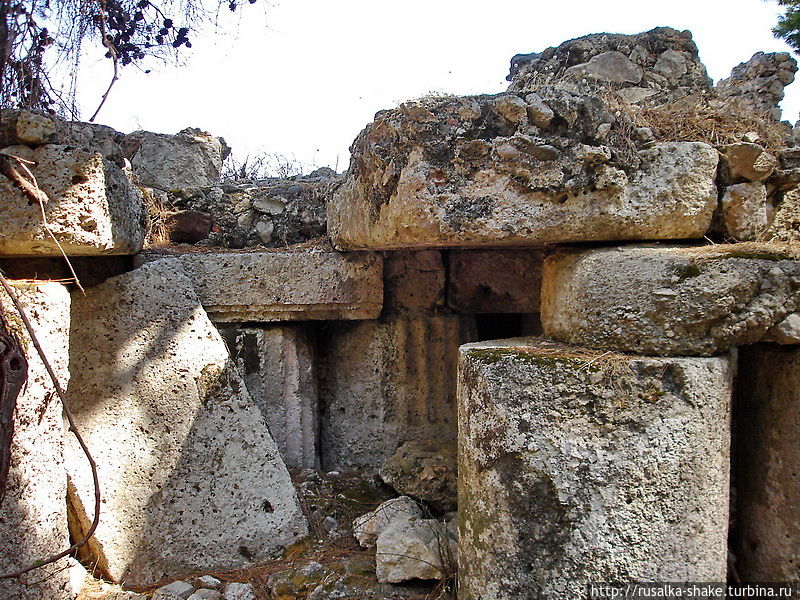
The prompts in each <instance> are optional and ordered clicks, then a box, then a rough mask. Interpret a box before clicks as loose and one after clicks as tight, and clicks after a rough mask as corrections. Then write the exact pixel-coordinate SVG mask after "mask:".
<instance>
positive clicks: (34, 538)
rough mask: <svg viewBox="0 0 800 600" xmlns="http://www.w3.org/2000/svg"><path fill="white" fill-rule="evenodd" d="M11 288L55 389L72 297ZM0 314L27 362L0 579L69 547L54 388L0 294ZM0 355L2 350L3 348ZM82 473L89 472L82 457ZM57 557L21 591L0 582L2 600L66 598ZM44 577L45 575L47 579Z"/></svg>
mask: <svg viewBox="0 0 800 600" xmlns="http://www.w3.org/2000/svg"><path fill="white" fill-rule="evenodd" d="M13 287H14V289H15V291H16V293H17V296H19V298H20V300H21V302H22V305H23V307H24V308H25V310H26V312H27V314H28V316H29V317H30V319H31V322H32V323H33V326H34V328H35V331H36V337H37V338H38V339H39V341H40V343H41V344H42V348H43V349H44V351H45V353H46V356H47V359H48V361H49V362H50V365H51V366H52V367H53V369H54V370H55V373H56V376H57V377H58V380H59V383H60V384H61V385H62V386H64V387H66V385H67V381H68V379H69V371H68V369H67V363H68V359H69V322H70V315H69V311H70V298H69V292H67V290H66V288H65V287H64V286H62V285H60V284H57V283H42V284H38V285H31V284H23V283H14V284H13ZM0 310H1V311H2V313H3V317H4V319H5V321H6V323H7V325H8V326H9V328H10V330H11V331H12V332H13V333H14V334H16V335H17V336H18V339H20V341H21V343H22V348H23V351H24V352H25V355H26V357H27V360H28V383H27V386H26V387H25V388H24V390H23V392H22V393H21V394H20V395H19V398H17V408H16V412H15V414H14V440H13V443H12V444H11V466H10V469H9V474H8V482H7V484H6V493H5V497H4V499H3V502H2V505H0V524H2V532H3V534H2V538H0V565H2V567H0V569H2V572H3V573H7V572H10V571H14V570H16V569H20V568H23V567H27V566H29V565H32V564H34V563H35V562H36V561H37V560H40V559H42V558H45V557H47V556H50V555H52V554H55V553H56V552H57V551H59V550H65V549H67V548H69V546H70V541H69V534H68V532H67V510H66V505H65V503H64V497H65V496H66V493H67V473H66V471H65V470H64V459H63V451H62V440H63V436H64V427H63V424H62V414H61V404H60V402H59V401H58V399H57V398H53V397H52V394H53V392H54V387H53V383H52V381H51V380H50V377H49V376H48V375H47V372H46V371H45V368H44V365H43V364H42V362H41V359H40V358H39V355H38V354H37V352H36V350H35V349H34V347H33V344H32V343H31V341H30V337H29V336H28V334H27V332H26V331H25V328H24V326H23V324H22V321H21V319H20V318H19V316H18V314H17V312H16V310H15V309H14V308H13V305H12V304H11V300H10V299H9V298H8V296H6V293H5V292H4V291H2V290H0ZM4 350H5V349H4ZM80 468H82V469H86V470H88V469H89V465H88V463H87V462H86V459H85V458H84V459H83V461H82V462H81V463H80ZM66 564H67V559H62V560H61V561H59V562H58V563H56V565H55V567H53V566H51V567H48V568H46V569H45V570H43V571H34V572H33V573H32V574H31V575H32V576H31V577H30V578H26V581H30V582H35V583H32V584H31V585H26V584H24V583H22V582H21V581H18V580H14V579H5V580H3V581H2V582H0V599H2V600H41V599H42V598H47V600H72V598H73V594H72V589H71V586H70V581H69V574H68V572H67V571H66V570H63V569H61V568H60V567H65V566H66ZM46 575H49V576H46Z"/></svg>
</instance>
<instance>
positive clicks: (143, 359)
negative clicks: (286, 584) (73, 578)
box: [65, 259, 307, 585]
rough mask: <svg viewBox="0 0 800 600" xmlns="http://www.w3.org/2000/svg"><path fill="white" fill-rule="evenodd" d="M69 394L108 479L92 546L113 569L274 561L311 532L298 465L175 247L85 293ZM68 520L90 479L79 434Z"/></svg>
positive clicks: (152, 576) (87, 502) (81, 511)
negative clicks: (282, 448) (294, 469)
mask: <svg viewBox="0 0 800 600" xmlns="http://www.w3.org/2000/svg"><path fill="white" fill-rule="evenodd" d="M71 335H72V338H73V339H74V340H80V341H81V343H80V344H78V345H76V344H73V346H72V352H71V356H70V371H71V375H72V378H71V381H70V386H69V390H68V395H69V400H70V405H71V407H72V409H73V411H74V413H75V417H76V420H77V423H78V425H79V426H80V427H81V431H82V433H83V435H84V438H85V439H86V442H87V444H88V445H89V447H90V448H92V452H93V454H94V457H95V459H96V460H97V464H98V468H99V476H100V481H101V482H102V485H103V488H102V494H103V498H104V503H103V519H102V521H101V523H100V526H99V527H98V529H97V532H96V534H95V537H94V538H93V542H92V543H91V544H90V546H89V548H88V552H89V553H90V555H91V556H90V558H91V560H92V562H93V563H94V562H96V563H97V568H98V571H99V572H100V573H102V574H103V575H104V576H105V577H108V578H109V579H112V580H114V581H120V582H124V583H126V584H129V585H148V584H150V583H152V582H154V581H156V580H158V579H160V578H161V577H163V576H165V575H176V574H180V573H185V572H187V571H197V570H201V569H202V570H207V569H233V568H241V567H244V566H247V565H248V564H251V563H252V562H253V561H260V560H264V559H266V558H267V557H270V556H272V554H273V553H275V552H277V551H279V550H281V549H283V548H285V547H286V546H288V545H290V544H292V543H294V542H296V541H297V540H298V539H300V538H301V537H303V536H304V535H305V534H306V533H307V523H306V520H305V517H304V516H303V514H302V512H301V510H300V506H299V502H298V499H297V496H296V494H295V491H294V488H293V487H292V483H291V480H290V478H289V473H288V472H287V470H286V467H285V465H284V463H283V461H282V460H281V458H280V455H279V452H278V448H277V447H276V445H275V442H274V441H273V439H272V437H271V436H270V433H269V429H268V427H267V423H266V421H265V419H264V418H263V415H262V413H261V411H260V410H259V408H258V406H257V405H256V403H255V402H254V401H253V400H252V398H251V397H250V395H249V394H248V392H247V388H246V387H245V385H244V382H243V381H242V379H241V377H240V376H239V374H238V371H237V370H236V368H235V366H234V365H233V363H232V361H231V360H230V356H229V354H228V350H227V348H226V347H225V343H224V342H223V340H222V338H221V337H220V335H219V333H218V332H217V330H216V329H215V327H214V326H213V325H212V323H211V321H210V320H209V319H208V316H207V315H206V313H205V312H204V311H203V309H202V307H201V305H200V301H199V299H198V297H197V295H196V294H195V293H194V291H193V288H192V282H191V281H190V279H189V278H188V277H187V276H186V274H185V272H184V271H183V269H182V267H181V263H180V262H179V261H177V260H174V259H165V260H160V261H156V262H153V263H149V264H147V265H144V266H142V267H140V268H139V269H136V270H135V271H132V272H130V273H127V274H125V275H120V276H118V277H114V278H112V279H109V280H108V281H106V282H105V283H104V284H101V285H99V286H97V287H95V288H92V289H91V290H87V292H86V295H85V296H83V295H82V294H79V293H76V294H75V295H74V297H73V311H72V331H71ZM65 459H66V465H67V469H68V471H69V475H70V481H71V484H72V485H71V486H70V487H71V490H70V495H69V504H70V526H71V528H72V531H73V533H74V535H80V534H81V532H83V531H85V530H86V527H87V523H88V520H89V516H88V515H89V514H90V510H91V498H92V496H91V494H92V486H91V481H90V479H89V476H88V474H87V473H86V471H85V469H84V467H83V463H82V462H81V461H82V458H81V455H80V452H79V450H78V449H77V448H76V446H75V444H74V443H73V442H72V441H71V440H69V439H68V442H67V446H66V453H65Z"/></svg>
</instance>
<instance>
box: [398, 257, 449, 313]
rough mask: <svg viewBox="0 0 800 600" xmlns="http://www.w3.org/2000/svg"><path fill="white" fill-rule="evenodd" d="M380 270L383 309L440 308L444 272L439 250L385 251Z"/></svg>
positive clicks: (414, 311)
mask: <svg viewBox="0 0 800 600" xmlns="http://www.w3.org/2000/svg"><path fill="white" fill-rule="evenodd" d="M383 271H384V283H383V285H384V307H385V309H386V310H387V311H389V312H393V313H402V314H409V313H426V312H427V313H432V312H436V311H441V310H442V309H443V308H444V304H445V280H446V274H445V268H444V261H443V260H442V254H441V252H438V251H436V250H420V251H416V252H414V251H411V252H408V251H399V252H388V253H387V254H386V257H385V258H384V263H383Z"/></svg>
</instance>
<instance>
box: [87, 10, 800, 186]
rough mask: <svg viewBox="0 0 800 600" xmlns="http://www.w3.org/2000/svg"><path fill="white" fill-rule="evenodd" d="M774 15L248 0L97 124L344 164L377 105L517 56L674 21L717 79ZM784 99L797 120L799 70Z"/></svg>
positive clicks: (139, 82) (132, 78)
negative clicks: (207, 135)
mask: <svg viewBox="0 0 800 600" xmlns="http://www.w3.org/2000/svg"><path fill="white" fill-rule="evenodd" d="M779 12H780V11H779V7H778V6H777V2H774V1H769V0H766V1H765V0H667V1H664V0H658V1H651V0H606V1H600V0H547V1H546V2H545V1H539V0H489V1H474V0H402V1H400V2H387V1H385V0H272V2H270V3H269V4H267V3H266V2H265V0H258V2H257V3H256V4H254V5H252V6H245V7H244V9H243V12H242V13H241V14H242V16H241V21H240V22H238V23H237V25H238V28H237V27H233V26H232V24H231V21H232V20H231V19H230V16H229V15H225V14H223V15H221V21H223V22H226V23H228V27H227V29H228V33H223V34H222V35H217V36H195V37H194V39H193V43H194V48H193V49H192V50H191V52H190V53H189V55H188V56H187V59H186V62H187V64H186V65H184V66H181V67H176V66H172V65H163V66H160V67H159V68H158V69H157V70H154V71H153V72H151V73H150V74H145V73H143V72H139V71H137V70H136V69H132V68H130V67H129V68H125V69H123V72H122V75H123V76H122V78H121V80H120V81H119V82H118V83H117V84H116V86H115V87H114V89H113V90H112V92H111V95H110V97H109V99H108V102H107V103H106V105H105V107H104V108H103V110H102V111H101V113H100V115H99V116H98V118H97V122H100V123H104V124H106V125H110V126H112V127H114V128H115V129H118V130H120V131H123V132H130V131H133V130H135V129H147V130H150V131H157V132H161V133H176V132H178V131H180V130H181V129H183V128H185V127H199V128H201V129H205V130H207V131H210V132H211V133H213V134H215V135H221V136H223V137H224V138H225V139H226V140H227V141H228V143H229V144H230V145H231V146H232V147H233V150H234V154H236V155H238V156H239V157H244V156H246V155H247V154H248V153H250V154H256V153H258V152H267V153H279V154H282V155H285V156H287V157H289V158H293V159H295V160H297V161H299V162H301V163H303V164H305V165H306V166H308V167H310V166H311V165H314V166H331V167H336V168H338V170H339V171H341V170H343V169H345V168H346V167H347V163H348V161H349V152H348V147H349V145H350V143H351V142H352V141H353V139H354V138H355V136H356V134H357V133H358V132H359V131H360V130H361V129H362V128H363V127H364V126H365V125H366V124H367V123H369V122H370V121H371V120H372V117H373V115H374V114H375V112H376V111H378V110H380V109H383V108H390V107H392V106H396V105H397V104H398V103H400V102H402V101H404V100H408V99H412V98H416V97H419V96H422V95H424V94H427V93H429V92H444V93H448V94H459V95H460V94H481V93H497V92H501V91H503V90H505V89H506V86H507V85H508V82H506V81H505V76H506V74H507V73H508V62H509V59H510V58H511V57H512V56H513V55H514V54H517V53H521V52H539V51H541V50H543V49H545V48H547V47H548V46H555V45H558V44H560V43H561V42H563V41H565V40H568V39H570V38H575V37H579V36H582V35H586V34H589V33H598V32H604V31H605V32H613V33H639V32H642V31H646V30H648V29H651V28H653V27H657V26H670V27H674V28H676V29H689V30H691V31H692V33H693V34H694V40H695V43H696V44H697V46H698V47H699V49H700V58H701V59H702V60H703V62H704V63H705V64H706V67H707V68H708V72H709V75H710V76H711V77H712V78H713V79H714V80H715V81H718V80H719V79H721V78H724V77H727V76H728V74H729V73H730V70H731V68H732V67H734V66H735V65H737V64H738V63H740V62H742V61H745V60H747V59H749V58H750V57H751V56H752V55H753V53H755V52H757V51H759V50H763V51H766V52H774V51H784V50H788V47H787V46H786V45H785V44H784V43H783V42H781V41H778V40H775V39H774V38H773V37H772V34H771V32H770V29H771V28H772V26H773V25H774V24H775V22H776V20H777V15H778V14H779ZM231 32H234V33H231ZM82 74H83V75H82V79H81V82H82V86H83V92H82V96H81V102H82V107H83V116H84V118H88V115H90V114H91V113H92V112H93V110H94V108H95V105H96V103H97V98H99V97H100V95H101V94H102V90H103V89H104V88H105V86H106V85H107V83H108V78H109V76H110V66H109V65H108V64H107V61H102V60H97V59H93V58H91V57H90V58H89V59H88V60H86V61H85V63H84V68H83V71H82ZM795 86H797V88H798V89H793V88H794V87H795ZM783 109H784V118H785V119H787V120H789V121H791V122H792V123H794V122H795V121H796V120H797V119H798V112H799V111H800V81H798V82H797V83H795V84H793V85H792V86H790V87H789V88H788V89H787V97H786V99H785V100H784V102H783Z"/></svg>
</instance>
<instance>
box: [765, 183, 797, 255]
mask: <svg viewBox="0 0 800 600" xmlns="http://www.w3.org/2000/svg"><path fill="white" fill-rule="evenodd" d="M764 238H765V239H768V240H771V241H775V242H797V241H800V189H794V190H790V191H788V192H786V193H785V194H784V195H783V198H782V199H781V201H780V203H778V205H777V206H776V207H775V214H774V217H773V219H772V223H771V224H770V226H769V228H768V229H767V231H766V232H765V233H764Z"/></svg>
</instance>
